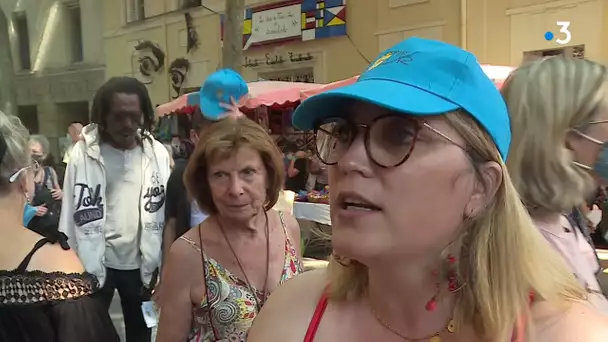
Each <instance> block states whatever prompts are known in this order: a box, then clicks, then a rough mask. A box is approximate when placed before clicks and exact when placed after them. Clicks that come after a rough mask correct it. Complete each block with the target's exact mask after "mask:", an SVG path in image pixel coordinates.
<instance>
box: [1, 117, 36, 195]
mask: <svg viewBox="0 0 608 342" xmlns="http://www.w3.org/2000/svg"><path fill="white" fill-rule="evenodd" d="M0 134H1V135H2V138H3V139H4V141H5V142H6V152H5V153H4V156H2V162H1V163H0V194H5V193H7V192H8V189H9V186H10V184H9V182H8V180H9V178H10V177H11V176H12V175H13V174H14V173H15V172H17V171H18V170H19V169H21V168H24V167H26V166H28V165H31V162H32V157H31V153H30V147H29V144H28V141H29V138H30V133H29V131H28V130H27V128H25V127H24V126H23V124H21V120H19V118H18V117H16V116H13V115H6V114H4V113H3V112H2V111H0Z"/></svg>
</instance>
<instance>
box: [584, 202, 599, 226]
mask: <svg viewBox="0 0 608 342" xmlns="http://www.w3.org/2000/svg"><path fill="white" fill-rule="evenodd" d="M586 216H587V219H588V220H589V221H590V222H591V224H593V226H594V227H597V225H598V224H600V222H601V221H602V210H601V209H600V208H599V207H598V206H597V205H594V206H593V209H591V210H590V211H589V212H588V213H587V215H586Z"/></svg>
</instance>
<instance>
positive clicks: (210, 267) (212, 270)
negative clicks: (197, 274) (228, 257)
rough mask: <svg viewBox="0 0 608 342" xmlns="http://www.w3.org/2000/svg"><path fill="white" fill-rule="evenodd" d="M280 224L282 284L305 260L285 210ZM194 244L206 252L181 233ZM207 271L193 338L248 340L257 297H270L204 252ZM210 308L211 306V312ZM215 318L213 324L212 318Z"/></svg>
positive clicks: (208, 341)
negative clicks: (204, 296) (282, 235)
mask: <svg viewBox="0 0 608 342" xmlns="http://www.w3.org/2000/svg"><path fill="white" fill-rule="evenodd" d="M279 217H280V218H281V225H282V226H283V231H284V232H285V236H286V239H285V262H284V264H283V273H282V274H281V280H280V282H279V285H280V284H283V283H284V282H286V281H287V280H289V279H291V278H293V277H294V276H296V275H297V274H299V273H302V271H303V267H302V262H301V260H300V258H299V256H298V255H297V252H296V249H295V248H294V246H293V244H292V243H291V239H290V238H289V234H288V232H287V228H286V227H285V222H284V220H283V213H282V212H279ZM180 239H182V240H185V241H186V242H188V243H189V244H190V245H191V246H192V247H193V248H195V249H196V250H198V251H199V252H201V253H203V252H202V251H201V249H200V247H199V246H198V245H196V244H195V242H194V241H192V240H191V239H189V238H187V237H185V236H181V237H180ZM203 256H204V260H205V267H206V268H207V270H206V275H207V279H206V282H207V293H208V298H209V303H207V299H203V300H201V304H200V306H198V307H193V317H194V319H193V322H192V331H191V333H190V335H189V337H188V341H190V342H245V339H246V337H247V332H248V331H249V328H250V327H251V324H252V323H253V319H254V318H255V316H256V314H257V308H256V300H255V298H254V296H257V301H258V302H260V303H261V302H262V301H263V299H264V298H266V297H267V295H265V294H264V293H262V291H260V290H257V289H254V290H255V292H256V293H255V294H254V293H251V291H250V289H249V287H248V286H247V283H246V282H245V281H243V280H241V279H239V278H237V277H236V276H235V275H234V274H233V273H231V272H230V271H229V270H227V269H225V268H224V267H223V266H222V265H220V264H219V263H218V262H217V261H216V260H214V259H213V258H210V257H209V256H208V255H207V254H206V253H203ZM208 310H211V311H210V312H209V311H208ZM209 319H211V320H213V324H211V322H210V321H209Z"/></svg>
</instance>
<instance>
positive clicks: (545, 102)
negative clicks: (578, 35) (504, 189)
mask: <svg viewBox="0 0 608 342" xmlns="http://www.w3.org/2000/svg"><path fill="white" fill-rule="evenodd" d="M607 86H608V69H607V68H606V67H605V66H603V65H601V64H598V63H594V62H591V61H587V60H582V59H566V58H550V59H546V60H542V61H538V62H534V63H530V64H526V65H524V66H522V67H520V68H518V69H517V70H515V71H514V72H513V73H512V75H511V76H510V77H509V79H508V80H507V82H506V83H505V85H504V87H503V95H504V98H505V100H506V102H507V105H508V106H509V115H510V117H511V128H512V130H513V137H514V139H513V146H512V150H513V152H512V153H511V155H510V156H509V159H508V163H507V165H508V168H509V174H510V175H511V178H512V179H513V183H514V184H515V186H516V188H517V190H518V192H519V193H520V195H521V197H522V199H523V201H524V203H525V204H526V207H527V208H528V211H529V212H530V215H531V216H532V218H534V222H535V223H536V226H537V227H538V229H539V230H540V232H541V233H542V234H543V236H545V238H546V239H547V241H549V243H550V244H551V245H552V246H553V247H554V248H555V249H556V250H557V251H558V252H559V253H560V255H561V256H562V257H563V258H564V259H565V260H566V262H567V264H568V266H570V269H571V270H572V272H573V273H574V274H575V275H576V278H577V280H578V281H579V283H580V284H581V285H582V286H583V287H584V288H585V289H586V290H587V296H588V298H589V302H590V303H592V304H593V306H594V307H596V308H597V309H598V310H600V311H601V312H603V313H605V314H608V300H606V297H604V295H603V294H602V289H601V288H600V285H599V282H598V279H597V278H596V277H597V274H601V272H600V271H601V268H600V264H599V262H598V259H597V256H596V255H595V251H594V248H593V242H592V240H591V236H590V231H589V225H588V223H587V220H586V218H585V216H584V214H583V213H582V212H581V211H580V210H578V209H575V208H578V207H582V206H584V205H586V201H587V199H588V198H592V196H594V195H595V194H596V191H597V186H598V185H599V184H598V183H605V182H607V181H608V147H606V146H608V145H607V144H606V143H607V142H608V111H607V110H606V109H607V108H608V107H607V106H608V97H607V96H606V95H608V93H607V92H606V87H607ZM568 214H570V215H568ZM593 228H595V227H593ZM606 338H608V337H606Z"/></svg>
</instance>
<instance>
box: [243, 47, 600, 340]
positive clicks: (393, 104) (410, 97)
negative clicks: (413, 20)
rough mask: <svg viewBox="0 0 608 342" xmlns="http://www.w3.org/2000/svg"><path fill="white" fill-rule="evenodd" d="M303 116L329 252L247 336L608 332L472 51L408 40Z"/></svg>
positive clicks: (529, 336) (584, 336)
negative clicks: (514, 153) (516, 169)
mask: <svg viewBox="0 0 608 342" xmlns="http://www.w3.org/2000/svg"><path fill="white" fill-rule="evenodd" d="M293 120H294V125H295V126H297V127H298V128H300V129H304V130H306V129H314V131H315V138H316V146H317V154H318V156H319V158H320V159H321V160H322V161H323V162H325V163H326V164H328V165H329V167H328V168H329V184H330V186H331V189H332V191H331V198H330V207H331V216H332V231H333V241H332V242H333V250H334V257H333V259H332V260H331V262H330V265H329V267H328V269H327V270H322V271H312V272H307V273H305V274H304V275H301V276H299V277H296V278H295V279H294V280H291V281H290V282H288V283H287V284H286V285H285V286H283V287H281V288H280V289H279V290H278V291H277V292H275V293H274V294H273V295H272V296H271V298H270V299H269V301H268V302H267V304H266V306H265V307H264V310H263V311H262V313H261V314H260V315H259V316H258V318H257V320H256V322H255V323H254V326H253V327H252V330H250V334H249V339H248V341H249V342H262V341H263V342H268V341H302V340H304V341H307V342H311V341H314V342H324V341H383V342H392V341H425V342H428V341H431V342H439V341H444V342H452V341H458V342H465V341H466V342H481V341H492V342H507V341H520V342H521V341H526V342H528V341H535V342H536V341H541V342H543V341H551V342H561V341H564V342H565V341H575V340H576V341H587V342H599V341H605V339H606V336H608V324H607V321H606V320H605V319H603V318H600V316H599V315H598V314H597V313H596V312H595V311H594V310H593V309H590V308H588V307H587V306H585V305H584V304H582V301H583V300H584V298H585V296H584V293H583V290H582V288H581V287H580V286H579V284H578V283H577V282H576V280H575V278H574V277H573V276H572V274H571V272H569V271H568V269H567V267H566V265H565V264H564V263H563V261H562V260H561V259H560V258H559V257H558V255H557V254H556V253H555V252H554V251H553V250H552V248H551V247H550V246H549V245H548V244H547V243H546V241H545V240H544V239H543V237H542V235H541V234H540V233H539V232H538V230H537V229H535V228H534V224H533V222H532V220H531V219H530V216H529V215H528V213H527V211H526V209H525V207H524V206H523V205H522V203H521V201H520V200H519V198H518V195H517V192H516V190H515V188H514V187H513V184H512V183H511V180H510V178H509V175H508V173H507V170H506V167H505V164H504V160H505V159H506V158H507V154H508V152H509V144H510V140H511V134H510V124H509V116H508V113H507V109H506V106H505V104H504V102H503V100H502V98H501V95H500V93H499V92H498V90H497V89H496V87H495V86H494V84H493V83H492V82H491V81H490V80H489V79H488V77H487V76H486V75H485V74H484V73H483V71H482V70H481V67H480V66H479V64H478V62H477V60H476V59H475V57H474V56H473V55H472V54H470V53H468V52H466V51H463V50H461V49H459V48H457V47H454V46H451V45H448V44H445V43H442V42H437V41H431V40H425V39H419V38H411V39H408V40H405V41H403V42H401V43H399V44H397V45H395V46H394V47H392V48H390V49H388V50H387V51H385V52H383V53H382V54H381V55H380V56H379V57H378V58H377V59H376V61H374V63H372V64H371V66H370V67H369V68H368V69H367V70H366V71H365V72H364V73H363V74H362V75H361V77H360V78H359V80H358V81H357V82H356V83H354V84H353V85H350V86H347V87H343V88H339V89H336V90H333V91H329V92H326V93H323V94H320V95H317V96H315V97H312V98H310V99H308V100H307V101H304V102H303V103H302V104H301V105H300V107H299V108H298V109H297V110H296V112H295V114H294V118H293ZM438 208H440V209H438ZM558 320H559V324H554V323H555V322H556V321H558ZM575 328H576V329H575Z"/></svg>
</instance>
